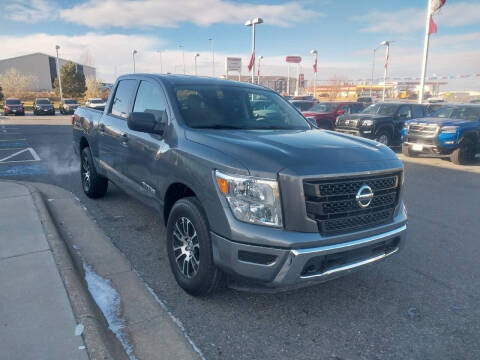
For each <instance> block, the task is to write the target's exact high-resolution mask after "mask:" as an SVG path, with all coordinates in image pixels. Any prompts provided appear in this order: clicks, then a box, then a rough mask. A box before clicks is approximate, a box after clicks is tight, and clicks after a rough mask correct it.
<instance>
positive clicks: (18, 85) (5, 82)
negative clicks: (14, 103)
mask: <svg viewBox="0 0 480 360" xmlns="http://www.w3.org/2000/svg"><path fill="white" fill-rule="evenodd" d="M37 83H38V79H37V77H36V76H34V75H30V74H24V73H21V72H19V71H18V70H17V69H15V68H11V69H9V70H7V71H6V72H4V73H3V74H0V85H1V86H2V88H3V93H4V94H5V97H19V98H21V97H22V96H23V95H25V94H26V93H27V92H29V91H32V90H34V89H35V87H36V84H37Z"/></svg>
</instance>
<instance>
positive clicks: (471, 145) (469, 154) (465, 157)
mask: <svg viewBox="0 0 480 360" xmlns="http://www.w3.org/2000/svg"><path fill="white" fill-rule="evenodd" d="M474 159H475V142H474V141H473V139H471V138H464V139H463V141H462V142H461V143H460V146H459V147H458V148H457V149H455V150H454V151H453V152H452V153H451V154H450V161H451V162H452V163H454V164H457V165H467V164H470V163H472V162H473V160H474Z"/></svg>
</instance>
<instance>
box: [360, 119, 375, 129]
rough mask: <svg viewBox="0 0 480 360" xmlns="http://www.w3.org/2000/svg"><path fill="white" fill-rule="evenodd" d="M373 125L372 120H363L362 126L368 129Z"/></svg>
mask: <svg viewBox="0 0 480 360" xmlns="http://www.w3.org/2000/svg"><path fill="white" fill-rule="evenodd" d="M372 125H373V120H363V121H362V126H365V127H368V126H372Z"/></svg>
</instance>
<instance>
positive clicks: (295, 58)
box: [285, 56, 302, 64]
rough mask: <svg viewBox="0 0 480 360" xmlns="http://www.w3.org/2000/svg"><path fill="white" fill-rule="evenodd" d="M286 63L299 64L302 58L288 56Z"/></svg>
mask: <svg viewBox="0 0 480 360" xmlns="http://www.w3.org/2000/svg"><path fill="white" fill-rule="evenodd" d="M285 61H286V62H287V63H294V64H298V63H300V62H302V58H301V57H300V56H287V57H286V58H285Z"/></svg>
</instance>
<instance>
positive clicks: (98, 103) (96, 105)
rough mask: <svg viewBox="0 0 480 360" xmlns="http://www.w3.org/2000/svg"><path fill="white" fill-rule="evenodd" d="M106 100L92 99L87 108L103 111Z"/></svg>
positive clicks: (88, 101)
mask: <svg viewBox="0 0 480 360" xmlns="http://www.w3.org/2000/svg"><path fill="white" fill-rule="evenodd" d="M105 104H106V103H105V100H103V99H100V98H91V99H88V100H87V102H86V103H85V106H86V107H88V108H91V109H96V110H100V111H103V110H104V109H105Z"/></svg>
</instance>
